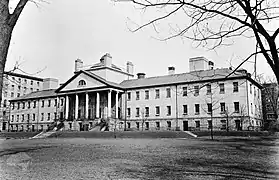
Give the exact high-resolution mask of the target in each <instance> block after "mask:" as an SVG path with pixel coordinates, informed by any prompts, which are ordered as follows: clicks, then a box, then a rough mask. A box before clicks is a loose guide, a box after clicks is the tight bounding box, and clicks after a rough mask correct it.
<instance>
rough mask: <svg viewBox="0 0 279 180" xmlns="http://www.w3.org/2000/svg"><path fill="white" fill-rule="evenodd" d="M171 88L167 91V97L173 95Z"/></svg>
mask: <svg viewBox="0 0 279 180" xmlns="http://www.w3.org/2000/svg"><path fill="white" fill-rule="evenodd" d="M170 90H171V89H170V88H167V89H166V91H167V98H170V97H171V91H170Z"/></svg>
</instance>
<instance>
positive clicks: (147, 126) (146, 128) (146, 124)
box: [145, 122, 149, 130]
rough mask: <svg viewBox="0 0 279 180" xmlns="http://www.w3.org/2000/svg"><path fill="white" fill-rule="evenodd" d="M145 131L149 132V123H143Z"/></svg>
mask: <svg viewBox="0 0 279 180" xmlns="http://www.w3.org/2000/svg"><path fill="white" fill-rule="evenodd" d="M145 130H149V122H145Z"/></svg>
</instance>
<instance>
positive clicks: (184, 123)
mask: <svg viewBox="0 0 279 180" xmlns="http://www.w3.org/2000/svg"><path fill="white" fill-rule="evenodd" d="M183 131H188V121H183Z"/></svg>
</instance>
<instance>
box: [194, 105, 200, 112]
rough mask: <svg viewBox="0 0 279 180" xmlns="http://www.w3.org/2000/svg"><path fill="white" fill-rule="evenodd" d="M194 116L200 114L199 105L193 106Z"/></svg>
mask: <svg viewBox="0 0 279 180" xmlns="http://www.w3.org/2000/svg"><path fill="white" fill-rule="evenodd" d="M195 114H200V105H199V104H195Z"/></svg>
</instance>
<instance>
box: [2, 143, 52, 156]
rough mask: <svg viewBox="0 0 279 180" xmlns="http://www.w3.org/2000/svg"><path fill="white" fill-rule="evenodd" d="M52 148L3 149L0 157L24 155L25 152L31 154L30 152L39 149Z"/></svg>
mask: <svg viewBox="0 0 279 180" xmlns="http://www.w3.org/2000/svg"><path fill="white" fill-rule="evenodd" d="M52 147H54V146H39V147H21V148H12V149H5V150H2V151H0V157H3V156H7V155H13V154H17V153H23V152H24V153H26V152H31V151H36V150H40V149H45V148H52Z"/></svg>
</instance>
